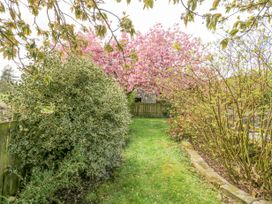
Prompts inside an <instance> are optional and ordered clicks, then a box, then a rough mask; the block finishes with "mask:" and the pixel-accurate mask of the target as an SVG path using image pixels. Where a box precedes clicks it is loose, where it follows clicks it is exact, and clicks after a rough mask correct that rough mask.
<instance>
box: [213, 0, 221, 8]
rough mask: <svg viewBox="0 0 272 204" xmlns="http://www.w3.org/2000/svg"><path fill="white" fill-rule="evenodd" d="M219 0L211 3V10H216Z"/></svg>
mask: <svg viewBox="0 0 272 204" xmlns="http://www.w3.org/2000/svg"><path fill="white" fill-rule="evenodd" d="M219 2H220V0H214V1H213V5H212V9H216V8H217V7H218V4H219Z"/></svg>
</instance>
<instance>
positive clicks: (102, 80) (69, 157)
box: [10, 56, 130, 203]
mask: <svg viewBox="0 0 272 204" xmlns="http://www.w3.org/2000/svg"><path fill="white" fill-rule="evenodd" d="M27 73H28V74H25V75H24V77H23V80H22V82H21V84H20V85H19V86H18V88H17V89H16V93H15V94H14V97H13V100H12V104H13V109H14V117H15V118H16V120H17V121H18V123H17V126H16V128H15V130H14V131H13V133H12V140H11V145H10V151H11V153H12V154H13V155H14V156H15V157H16V158H18V160H20V166H19V169H20V170H21V172H22V174H23V177H24V181H23V182H22V185H23V186H22V192H21V194H20V198H19V200H20V199H21V200H22V201H24V202H30V201H31V202H33V203H46V202H49V200H48V199H49V198H50V200H54V199H57V198H56V197H57V196H56V193H57V192H61V190H62V189H69V188H70V189H71V188H72V189H75V190H77V189H78V188H80V183H82V181H84V180H88V182H89V185H90V186H91V185H92V184H95V183H96V181H98V180H101V179H103V178H105V177H107V176H108V175H109V174H110V172H111V170H112V169H113V168H115V167H117V166H118V165H119V163H120V159H121V158H120V156H121V152H122V147H123V145H124V143H125V140H126V137H127V130H128V125H129V122H130V115H129V110H128V107H127V99H126V95H125V94H124V93H123V91H122V90H121V88H120V87H119V86H118V85H117V84H116V83H115V82H114V81H113V80H111V79H110V78H108V77H107V76H106V75H105V74H104V73H103V71H102V70H101V69H100V68H98V67H96V66H95V65H94V64H92V63H91V62H89V61H87V60H85V59H81V58H77V57H70V58H68V59H66V60H65V61H61V60H60V59H59V58H58V57H56V56H54V57H48V58H47V59H46V60H45V61H44V62H43V63H40V64H37V65H34V66H31V67H28V68H27Z"/></svg>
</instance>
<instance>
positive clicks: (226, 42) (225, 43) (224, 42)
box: [220, 38, 229, 49]
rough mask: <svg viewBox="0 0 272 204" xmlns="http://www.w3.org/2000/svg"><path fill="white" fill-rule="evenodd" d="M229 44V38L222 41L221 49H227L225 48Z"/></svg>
mask: <svg viewBox="0 0 272 204" xmlns="http://www.w3.org/2000/svg"><path fill="white" fill-rule="evenodd" d="M228 43H229V38H225V39H224V40H222V41H221V42H220V44H221V47H222V48H223V49H225V48H226V47H227V46H228Z"/></svg>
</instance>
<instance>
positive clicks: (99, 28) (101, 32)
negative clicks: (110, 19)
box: [94, 25, 107, 37]
mask: <svg viewBox="0 0 272 204" xmlns="http://www.w3.org/2000/svg"><path fill="white" fill-rule="evenodd" d="M94 28H95V33H96V35H97V36H100V37H104V36H105V35H106V33H107V28H106V26H104V25H96V26H95V27H94Z"/></svg>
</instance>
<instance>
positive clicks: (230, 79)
mask: <svg viewBox="0 0 272 204" xmlns="http://www.w3.org/2000/svg"><path fill="white" fill-rule="evenodd" d="M255 37H256V36H255ZM256 38H257V37H256ZM250 39H251V38H250ZM250 39H247V40H248V41H247V40H245V41H240V42H237V43H236V44H231V43H230V47H229V48H228V49H226V50H223V51H220V53H219V54H217V55H216V56H214V58H213V59H212V58H211V61H210V64H209V71H207V70H206V71H205V72H200V71H199V72H198V73H193V74H192V75H190V77H191V78H190V80H191V85H190V86H189V87H188V86H187V87H184V88H183V89H182V88H181V89H179V90H178V91H176V92H175V93H173V95H172V96H171V97H172V98H171V101H172V102H173V103H172V104H173V106H174V107H175V109H174V110H173V112H172V119H171V133H172V134H174V136H173V137H174V138H175V139H183V138H184V137H185V136H186V135H187V136H188V135H190V137H191V139H192V141H193V143H194V144H195V145H196V146H198V147H199V148H200V149H201V150H202V151H203V152H205V153H206V154H208V155H209V156H210V157H212V158H213V159H215V160H216V161H217V162H219V163H220V164H221V165H223V166H225V169H226V170H227V172H228V173H229V176H230V178H231V179H232V180H233V182H235V183H238V184H240V185H243V186H244V187H245V188H247V189H248V191H249V192H250V193H251V194H252V195H254V196H256V197H266V198H268V199H271V198H272V197H271V196H272V171H271V169H272V159H271V158H272V97H271V87H272V81H271V77H272V72H271V61H272V58H271V57H270V52H269V50H270V49H271V41H269V39H271V38H264V36H262V35H261V36H260V37H259V38H257V39H258V40H257V43H256V42H255V40H256V39H255V38H254V41H253V42H252V41H250Z"/></svg>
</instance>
